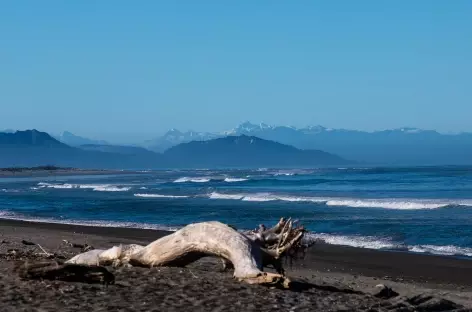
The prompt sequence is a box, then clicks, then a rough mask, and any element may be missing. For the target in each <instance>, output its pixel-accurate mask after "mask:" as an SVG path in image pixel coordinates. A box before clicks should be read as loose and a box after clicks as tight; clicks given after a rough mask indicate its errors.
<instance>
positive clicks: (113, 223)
mask: <svg viewBox="0 0 472 312" xmlns="http://www.w3.org/2000/svg"><path fill="white" fill-rule="evenodd" d="M0 217H1V218H2V219H8V220H19V221H28V222H37V223H55V224H71V225H84V226H97V227H116V228H134V229H149V230H162V231H177V230H178V229H179V228H180V227H176V226H166V225H161V224H152V223H138V222H117V221H97V220H68V219H64V220H58V219H53V218H32V217H25V216H21V215H17V214H14V213H12V212H9V211H1V210H0Z"/></svg>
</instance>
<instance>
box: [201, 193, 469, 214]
mask: <svg viewBox="0 0 472 312" xmlns="http://www.w3.org/2000/svg"><path fill="white" fill-rule="evenodd" d="M209 197H210V198H211V199H233V200H243V201H254V202H264V201H274V200H279V201H287V202H306V203H324V204H326V205H327V206H341V207H352V208H383V209H397V210H418V209H437V208H443V207H447V206H450V205H463V206H472V201H470V200H457V201H449V200H439V199H432V200H428V199H411V200H410V199H350V198H330V197H309V196H293V195H277V194H272V193H254V194H251V193H239V194H221V193H217V192H213V193H211V194H210V195H209Z"/></svg>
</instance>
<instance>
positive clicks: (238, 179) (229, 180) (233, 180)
mask: <svg viewBox="0 0 472 312" xmlns="http://www.w3.org/2000/svg"><path fill="white" fill-rule="evenodd" d="M247 180H248V179H244V178H225V179H224V181H225V182H243V181H247Z"/></svg>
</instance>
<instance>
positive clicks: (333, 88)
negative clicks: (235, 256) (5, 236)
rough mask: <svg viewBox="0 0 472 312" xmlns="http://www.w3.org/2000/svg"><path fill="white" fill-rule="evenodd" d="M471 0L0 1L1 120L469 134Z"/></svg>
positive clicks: (134, 134)
mask: <svg viewBox="0 0 472 312" xmlns="http://www.w3.org/2000/svg"><path fill="white" fill-rule="evenodd" d="M470 16H472V1H469V0H455V1H443V0H440V1H439V0H436V1H435V0H417V1H410V0H399V1H376V0H372V1H362V0H359V1H351V0H337V1H315V0H313V1H303V0H300V1H277V0H270V1H269V0H260V1H253V0H238V1H217V0H215V1H210V0H202V1H191V0H188V1H150V0H149V1H144V0H143V1H138V2H132V1H120V0H101V1H91V0H88V1H87V0H85V1H52V0H45V1H36V0H31V1H27V0H24V1H0V129H9V128H11V129H32V128H36V129H39V130H42V131H48V132H50V133H59V132H62V131H64V130H68V131H71V132H73V133H76V134H79V135H83V136H88V137H92V138H103V139H109V140H110V139H115V140H117V139H123V140H125V139H132V138H133V139H138V138H139V139H149V138H152V137H155V136H157V135H159V134H161V133H163V132H165V131H166V130H167V129H170V128H178V129H181V130H188V129H193V130H197V131H216V130H218V131H220V130H228V129H231V128H233V127H235V126H236V125H237V124H238V123H240V122H242V121H246V120H249V121H252V122H255V123H257V122H265V123H268V124H276V125H293V126H298V127H303V126H307V125H318V124H319V125H323V126H326V127H332V128H347V129H358V130H367V131H373V130H382V129H389V128H398V127H405V126H409V127H418V128H425V129H436V130H439V131H441V132H460V131H471V132H472V122H470V120H471V116H472V102H471V99H472V77H471V75H472V18H470Z"/></svg>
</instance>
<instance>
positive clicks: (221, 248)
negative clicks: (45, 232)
mask: <svg viewBox="0 0 472 312" xmlns="http://www.w3.org/2000/svg"><path fill="white" fill-rule="evenodd" d="M304 233H305V230H304V228H303V227H294V222H292V220H290V219H288V220H286V219H283V218H282V219H281V220H280V221H279V223H277V225H275V226H274V227H273V228H270V229H266V228H265V227H264V226H260V227H259V229H258V230H256V231H251V232H246V233H241V232H238V231H236V230H235V229H234V228H232V227H230V226H228V225H226V224H223V223H221V222H216V221H212V222H202V223H194V224H190V225H187V226H186V227H184V228H182V229H180V230H179V231H176V232H175V233H173V234H170V235H168V236H164V237H162V238H160V239H158V240H156V241H154V242H152V243H151V244H149V245H147V246H140V245H121V246H118V247H113V248H110V249H107V250H97V249H96V250H91V251H88V252H85V253H82V254H79V255H77V256H75V257H73V258H72V259H70V260H69V261H67V263H71V264H80V265H109V264H113V265H133V266H145V267H154V266H185V265H187V264H189V263H192V262H194V261H196V260H198V259H200V258H202V257H205V256H215V257H220V258H222V259H223V264H224V265H225V267H228V265H229V263H231V264H232V267H233V268H234V277H235V278H237V279H238V280H241V281H244V282H247V283H250V284H270V285H275V284H278V285H282V286H284V287H288V285H289V283H290V281H289V279H288V278H286V277H285V275H284V270H283V267H282V263H281V258H282V257H283V256H284V255H286V254H287V253H288V252H289V251H292V252H293V251H294V250H296V249H298V248H300V247H301V240H302V238H303V235H304ZM268 265H272V266H273V267H274V268H275V269H276V271H277V273H268V272H263V268H264V267H266V266H268Z"/></svg>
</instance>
